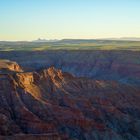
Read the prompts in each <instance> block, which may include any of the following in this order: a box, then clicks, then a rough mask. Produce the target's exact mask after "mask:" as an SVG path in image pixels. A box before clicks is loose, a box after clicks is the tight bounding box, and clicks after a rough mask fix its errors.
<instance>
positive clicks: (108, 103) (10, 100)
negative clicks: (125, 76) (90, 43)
mask: <svg viewBox="0 0 140 140" xmlns="http://www.w3.org/2000/svg"><path fill="white" fill-rule="evenodd" d="M139 101H140V88H139V87H135V86H129V85H125V84H120V83H118V82H115V81H105V80H94V79H88V78H80V77H75V76H73V75H71V74H69V73H66V72H62V71H61V70H59V69H55V68H54V67H50V68H48V69H42V70H39V71H34V72H14V73H5V74H0V135H4V136H5V135H15V134H16V135H17V134H18V135H19V134H20V135H21V134H22V135H23V134H24V135H25V134H40V135H44V134H58V135H59V136H60V137H61V139H63V138H64V139H68V138H70V139H72V138H77V139H81V140H88V139H95V140H100V139H102V140H108V139H110V140H115V139H116V140H138V139H140V131H139V130H140V102H139Z"/></svg>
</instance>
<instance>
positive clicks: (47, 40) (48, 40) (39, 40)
mask: <svg viewBox="0 0 140 140" xmlns="http://www.w3.org/2000/svg"><path fill="white" fill-rule="evenodd" d="M56 41H58V40H57V39H41V38H39V39H37V40H34V41H33V42H56Z"/></svg>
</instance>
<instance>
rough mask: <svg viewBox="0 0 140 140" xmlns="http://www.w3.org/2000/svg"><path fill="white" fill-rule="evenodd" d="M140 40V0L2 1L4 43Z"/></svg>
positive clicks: (0, 20) (0, 31)
mask: <svg viewBox="0 0 140 140" xmlns="http://www.w3.org/2000/svg"><path fill="white" fill-rule="evenodd" d="M114 37H116V38H118V37H140V0H0V40H18V41H19V40H35V39H37V38H45V39H63V38H74V39H78V38H83V39H94V38H114Z"/></svg>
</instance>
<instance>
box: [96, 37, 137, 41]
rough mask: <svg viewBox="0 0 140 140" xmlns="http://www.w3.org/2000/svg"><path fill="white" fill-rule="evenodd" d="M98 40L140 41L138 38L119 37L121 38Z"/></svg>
mask: <svg viewBox="0 0 140 140" xmlns="http://www.w3.org/2000/svg"><path fill="white" fill-rule="evenodd" d="M98 40H124V41H140V38H138V37H121V38H101V39H98Z"/></svg>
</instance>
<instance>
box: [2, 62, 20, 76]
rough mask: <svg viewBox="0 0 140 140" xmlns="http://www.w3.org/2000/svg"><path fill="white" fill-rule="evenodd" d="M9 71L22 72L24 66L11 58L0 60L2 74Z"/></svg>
mask: <svg viewBox="0 0 140 140" xmlns="http://www.w3.org/2000/svg"><path fill="white" fill-rule="evenodd" d="M7 71H9V72H10V71H11V72H22V68H21V67H20V66H19V65H18V64H17V63H16V62H13V61H9V60H0V74H1V73H6V72H7Z"/></svg>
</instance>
